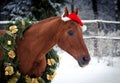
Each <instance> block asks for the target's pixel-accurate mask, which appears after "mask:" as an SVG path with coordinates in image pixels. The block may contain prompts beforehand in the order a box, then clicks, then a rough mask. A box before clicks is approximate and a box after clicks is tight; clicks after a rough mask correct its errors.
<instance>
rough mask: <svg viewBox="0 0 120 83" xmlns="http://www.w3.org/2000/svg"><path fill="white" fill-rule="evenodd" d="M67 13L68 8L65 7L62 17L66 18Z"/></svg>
mask: <svg viewBox="0 0 120 83" xmlns="http://www.w3.org/2000/svg"><path fill="white" fill-rule="evenodd" d="M68 13H69V11H68V8H67V7H66V8H65V11H64V15H63V17H66V16H68Z"/></svg>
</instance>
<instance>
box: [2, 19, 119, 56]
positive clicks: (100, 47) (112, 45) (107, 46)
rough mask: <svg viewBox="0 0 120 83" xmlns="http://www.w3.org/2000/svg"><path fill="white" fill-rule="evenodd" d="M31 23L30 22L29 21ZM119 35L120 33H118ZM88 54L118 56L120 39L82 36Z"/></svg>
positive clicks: (113, 22)
mask: <svg viewBox="0 0 120 83" xmlns="http://www.w3.org/2000/svg"><path fill="white" fill-rule="evenodd" d="M31 22H32V21H31ZM83 22H84V23H85V24H94V23H95V24H98V23H110V24H111V23H112V24H120V21H106V20H83ZM8 23H15V21H0V24H4V25H5V24H8ZM118 34H120V32H119V33H118ZM84 39H85V42H86V44H87V47H88V49H89V50H90V54H91V55H94V56H99V57H101V56H109V55H110V56H120V37H119V36H118V37H113V36H111V37H110V36H84Z"/></svg>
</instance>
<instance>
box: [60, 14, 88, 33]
mask: <svg viewBox="0 0 120 83" xmlns="http://www.w3.org/2000/svg"><path fill="white" fill-rule="evenodd" d="M61 19H62V20H63V21H64V22H66V21H69V20H74V21H76V22H77V23H79V24H80V26H81V28H82V31H83V32H84V31H85V30H87V27H86V25H84V24H83V22H82V21H81V19H80V18H79V17H78V16H77V15H76V14H75V13H71V14H68V16H66V17H63V15H62V17H61Z"/></svg>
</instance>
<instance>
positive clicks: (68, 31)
mask: <svg viewBox="0 0 120 83" xmlns="http://www.w3.org/2000/svg"><path fill="white" fill-rule="evenodd" d="M77 13H78V9H76V11H75V12H73V13H71V14H69V12H68V9H67V8H66V9H65V11H64V14H63V15H62V17H61V19H62V20H63V22H62V24H61V26H59V27H60V28H61V30H60V31H59V33H58V34H59V35H58V36H59V39H58V42H57V44H58V46H59V47H60V48H61V49H63V50H65V51H66V52H68V53H69V54H70V55H72V56H73V57H74V58H75V59H76V60H77V61H78V63H79V65H80V66H81V67H83V66H85V65H87V64H88V63H89V61H90V55H89V52H88V49H87V47H86V45H85V42H84V39H83V33H82V31H83V30H82V29H83V28H85V27H83V26H84V25H83V23H82V21H81V20H80V18H79V17H78V16H77ZM72 14H73V16H72ZM74 17H75V18H74Z"/></svg>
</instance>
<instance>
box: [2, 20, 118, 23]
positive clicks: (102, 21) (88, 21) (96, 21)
mask: <svg viewBox="0 0 120 83" xmlns="http://www.w3.org/2000/svg"><path fill="white" fill-rule="evenodd" d="M82 21H83V23H85V24H91V23H98V22H101V23H114V24H120V21H107V20H82ZM8 23H15V21H0V24H8Z"/></svg>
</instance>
